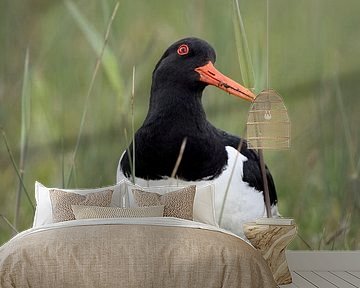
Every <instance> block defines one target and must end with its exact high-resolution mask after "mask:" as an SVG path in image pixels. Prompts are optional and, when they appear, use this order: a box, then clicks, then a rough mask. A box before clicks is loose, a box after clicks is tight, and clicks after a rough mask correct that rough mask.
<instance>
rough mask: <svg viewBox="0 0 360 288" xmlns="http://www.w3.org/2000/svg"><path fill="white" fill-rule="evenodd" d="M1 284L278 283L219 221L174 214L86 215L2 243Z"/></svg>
mask: <svg viewBox="0 0 360 288" xmlns="http://www.w3.org/2000/svg"><path fill="white" fill-rule="evenodd" d="M0 287H2V288H7V287H97V288H99V287H160V288H161V287H227V288H231V287H246V288H250V287H257V288H260V287H267V288H271V287H276V284H275V282H274V279H273V276H272V274H271V272H270V269H269V267H268V266H267V264H266V262H265V260H264V259H263V258H262V256H261V254H260V253H259V252H258V251H257V250H255V249H254V248H253V247H252V246H251V245H250V244H248V243H247V242H246V241H244V239H241V238H240V237H238V236H236V235H234V234H231V233H229V232H227V231H225V230H222V229H219V228H216V227H214V226H210V225H206V224H202V223H197V222H194V221H188V220H183V219H177V218H170V217H161V218H160V217H159V218H156V217H153V218H151V217H149V218H115V219H86V220H73V221H67V222H61V223H55V224H51V225H47V226H43V227H38V228H31V229H29V230H26V231H24V232H22V233H20V234H18V235H17V236H15V237H14V238H13V239H11V240H10V241H8V242H7V243H5V244H4V245H3V246H1V247H0Z"/></svg>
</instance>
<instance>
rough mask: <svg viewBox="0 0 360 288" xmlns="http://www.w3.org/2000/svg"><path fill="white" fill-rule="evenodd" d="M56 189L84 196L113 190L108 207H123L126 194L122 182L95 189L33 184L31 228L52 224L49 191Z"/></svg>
mask: <svg viewBox="0 0 360 288" xmlns="http://www.w3.org/2000/svg"><path fill="white" fill-rule="evenodd" d="M51 189H58V190H61V191H64V192H71V193H77V194H80V195H86V194H88V193H95V192H102V191H105V190H113V194H112V199H111V204H110V206H112V207H124V203H125V200H124V196H125V194H126V191H127V190H126V185H125V183H124V181H121V182H119V183H117V184H116V185H114V186H108V187H102V188H95V189H60V188H47V187H45V186H44V185H43V184H41V183H40V182H37V181H36V182H35V200H36V210H35V216H34V223H33V227H39V226H42V225H46V224H51V223H54V221H53V217H52V206H51V201H50V194H49V190H51Z"/></svg>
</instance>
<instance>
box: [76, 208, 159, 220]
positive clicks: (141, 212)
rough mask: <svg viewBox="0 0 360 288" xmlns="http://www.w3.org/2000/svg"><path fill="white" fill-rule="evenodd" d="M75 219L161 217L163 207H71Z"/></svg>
mask: <svg viewBox="0 0 360 288" xmlns="http://www.w3.org/2000/svg"><path fill="white" fill-rule="evenodd" d="M71 208H72V210H73V213H74V215H75V219H94V218H135V217H163V214H164V206H163V205H162V206H149V207H136V208H119V207H99V206H83V205H71Z"/></svg>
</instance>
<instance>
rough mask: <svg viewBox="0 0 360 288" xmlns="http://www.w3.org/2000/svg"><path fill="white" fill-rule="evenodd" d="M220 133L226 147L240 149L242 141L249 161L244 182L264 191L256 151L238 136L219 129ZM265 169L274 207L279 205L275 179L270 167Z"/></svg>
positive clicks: (242, 147)
mask: <svg viewBox="0 0 360 288" xmlns="http://www.w3.org/2000/svg"><path fill="white" fill-rule="evenodd" d="M218 132H219V133H220V134H221V137H222V139H223V141H224V145H225V146H231V147H233V148H235V149H238V148H239V145H240V141H241V140H242V145H241V154H243V155H244V156H245V157H246V158H247V159H248V160H247V161H245V162H244V167H243V172H244V176H243V180H244V182H247V183H249V185H250V186H251V187H254V188H255V189H256V190H258V191H264V182H263V179H262V176H261V168H260V160H259V155H258V154H257V153H256V152H255V150H252V149H248V146H247V141H246V140H245V139H241V138H239V137H237V136H234V135H231V134H229V133H226V132H225V131H222V130H219V129H218ZM265 167H266V176H267V180H268V186H269V194H270V203H271V205H274V204H276V203H277V195H276V188H275V184H274V180H273V177H272V176H271V173H270V171H269V169H268V167H267V166H265Z"/></svg>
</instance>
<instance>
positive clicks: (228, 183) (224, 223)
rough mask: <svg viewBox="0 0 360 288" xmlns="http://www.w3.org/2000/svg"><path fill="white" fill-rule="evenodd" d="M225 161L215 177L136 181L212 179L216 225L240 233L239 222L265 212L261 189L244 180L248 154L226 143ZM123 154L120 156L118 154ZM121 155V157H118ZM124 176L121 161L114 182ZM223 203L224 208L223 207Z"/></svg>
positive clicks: (157, 182)
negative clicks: (245, 154) (226, 155)
mask: <svg viewBox="0 0 360 288" xmlns="http://www.w3.org/2000/svg"><path fill="white" fill-rule="evenodd" d="M226 151H227V154H228V163H227V166H226V167H225V169H224V171H223V172H222V174H221V175H220V176H219V177H217V178H216V179H215V180H211V181H209V180H203V181H196V182H189V181H183V180H178V179H173V178H166V179H161V180H144V179H141V178H135V182H136V184H138V185H140V186H144V187H152V186H165V185H179V186H186V185H190V184H196V185H202V184H209V183H214V185H215V214H216V217H217V220H218V223H219V226H220V227H222V228H225V229H227V230H230V231H232V232H233V233H235V234H238V235H242V234H243V230H242V224H243V223H245V222H248V221H251V220H255V219H256V218H259V217H263V216H264V215H265V214H266V211H265V204H264V198H263V193H262V191H257V190H256V189H255V188H253V187H250V186H249V185H248V183H246V182H244V181H243V179H242V178H243V163H244V162H245V161H247V158H246V157H245V156H244V155H242V154H241V153H239V152H238V151H237V150H236V149H234V148H233V147H230V146H227V147H226ZM121 158H122V157H121ZM121 158H120V160H121ZM124 178H125V176H124V174H123V173H122V171H121V170H120V161H119V166H118V170H117V182H120V181H121V180H122V179H124ZM222 207H223V209H222Z"/></svg>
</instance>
